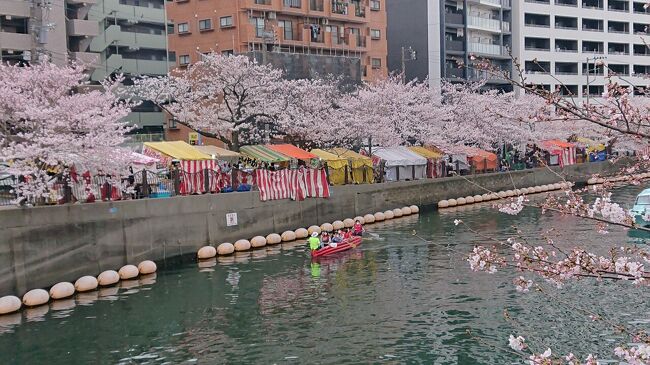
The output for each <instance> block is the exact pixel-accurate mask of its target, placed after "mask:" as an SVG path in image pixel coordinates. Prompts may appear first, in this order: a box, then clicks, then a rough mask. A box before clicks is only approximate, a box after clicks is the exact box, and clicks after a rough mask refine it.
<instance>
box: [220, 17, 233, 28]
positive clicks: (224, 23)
mask: <svg viewBox="0 0 650 365" xmlns="http://www.w3.org/2000/svg"><path fill="white" fill-rule="evenodd" d="M219 26H220V27H221V28H230V27H232V26H234V24H233V22H232V16H222V17H221V18H219Z"/></svg>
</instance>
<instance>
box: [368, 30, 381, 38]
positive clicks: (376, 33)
mask: <svg viewBox="0 0 650 365" xmlns="http://www.w3.org/2000/svg"><path fill="white" fill-rule="evenodd" d="M370 38H372V39H380V38H381V31H380V30H379V29H370Z"/></svg>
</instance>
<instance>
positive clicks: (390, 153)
mask: <svg viewBox="0 0 650 365" xmlns="http://www.w3.org/2000/svg"><path fill="white" fill-rule="evenodd" d="M372 154H373V156H375V157H377V158H379V159H381V160H382V161H384V163H385V165H384V166H385V168H386V169H385V172H386V176H385V178H386V181H397V180H407V179H408V180H410V179H413V178H415V179H424V178H426V176H427V159H426V158H424V157H422V156H420V155H418V154H417V153H415V152H412V151H411V150H409V149H408V148H406V147H375V148H373V149H372Z"/></svg>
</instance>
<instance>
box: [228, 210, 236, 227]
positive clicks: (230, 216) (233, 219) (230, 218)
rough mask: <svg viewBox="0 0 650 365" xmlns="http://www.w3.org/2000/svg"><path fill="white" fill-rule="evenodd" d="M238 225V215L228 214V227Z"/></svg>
mask: <svg viewBox="0 0 650 365" xmlns="http://www.w3.org/2000/svg"><path fill="white" fill-rule="evenodd" d="M236 225H237V213H226V226H228V227H232V226H236Z"/></svg>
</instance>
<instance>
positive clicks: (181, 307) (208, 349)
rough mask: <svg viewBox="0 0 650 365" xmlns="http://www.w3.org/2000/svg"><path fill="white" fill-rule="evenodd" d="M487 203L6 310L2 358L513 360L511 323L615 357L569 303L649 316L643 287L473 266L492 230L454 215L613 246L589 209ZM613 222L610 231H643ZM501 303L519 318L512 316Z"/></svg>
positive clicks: (559, 344) (620, 236)
mask: <svg viewBox="0 0 650 365" xmlns="http://www.w3.org/2000/svg"><path fill="white" fill-rule="evenodd" d="M640 190H642V187H638V188H624V189H619V190H617V191H616V192H615V194H614V199H619V200H621V201H624V202H625V203H626V204H629V203H630V202H631V201H632V200H633V198H634V197H635V195H636V193H637V192H638V191H640ZM490 205H491V204H490V203H483V204H477V205H473V206H467V207H459V208H456V209H453V210H445V211H442V212H440V213H437V212H423V213H422V214H420V215H419V216H410V217H405V218H401V219H396V220H393V221H389V222H382V223H379V224H375V225H373V226H369V227H368V228H369V230H370V232H369V233H370V234H369V237H368V238H367V239H366V240H365V241H364V243H363V245H361V246H360V249H358V250H353V251H348V252H346V253H343V254H341V255H338V256H334V257H325V258H321V259H319V260H318V261H312V260H311V258H310V257H309V253H308V250H307V249H306V247H305V245H304V241H299V242H292V243H282V244H279V245H274V246H268V247H265V248H262V249H258V250H255V251H252V252H242V253H236V254H235V255H232V256H229V257H218V258H216V259H212V260H208V261H203V262H200V263H198V264H197V263H196V262H190V261H191V260H189V259H185V260H178V261H177V262H175V263H172V264H169V263H168V264H167V265H160V267H161V270H160V271H159V272H158V273H157V275H150V276H146V277H141V278H138V279H137V280H128V281H123V282H120V284H119V285H117V286H114V287H108V288H101V289H100V290H98V291H94V292H89V293H78V294H76V295H75V296H74V297H73V298H70V299H66V300H62V301H57V302H53V303H51V304H50V305H49V306H42V307H38V308H31V309H29V310H25V311H23V312H22V313H19V314H14V315H9V316H0V353H1V354H2V363H12V364H13V363H15V364H35V363H48V364H83V363H93V364H94V363H101V364H145V363H146V364H164V363H168V364H177V363H190V364H191V363H207V364H212V363H264V364H266V363H287V362H303V363H325V364H343V363H388V364H399V363H406V362H410V363H430V364H504V363H512V362H514V361H517V359H516V358H514V357H512V354H511V353H509V352H508V351H505V348H504V346H505V345H506V338H507V337H508V335H509V334H511V333H528V334H530V333H532V334H534V337H535V338H534V340H535V341H536V342H537V343H540V347H541V346H544V348H545V346H551V347H554V348H557V349H558V350H559V351H565V350H566V351H569V350H572V351H575V349H583V350H584V351H585V352H596V353H599V354H601V356H602V357H605V358H607V357H608V356H609V348H608V346H610V345H611V344H613V343H616V342H617V341H620V340H621V338H620V337H617V335H616V334H613V333H611V331H609V329H607V328H604V327H602V326H600V325H599V324H598V323H590V322H586V321H583V317H581V316H580V315H579V314H576V313H575V311H572V310H570V306H569V305H570V304H571V303H575V302H580V301H584V302H586V303H588V304H589V305H590V306H591V307H592V308H596V310H597V311H599V312H602V313H601V314H603V315H613V316H615V319H616V320H619V321H621V322H623V323H632V324H633V325H636V326H647V325H648V323H650V317H648V315H647V314H646V313H648V310H649V309H650V308H649V307H650V304H649V303H646V302H648V301H646V300H644V299H645V289H644V288H636V287H630V289H629V290H625V291H624V292H619V291H616V290H615V288H616V287H615V286H613V285H611V284H609V283H593V282H589V281H584V282H579V283H576V284H572V285H569V286H567V287H566V288H565V289H564V290H563V291H561V292H558V291H556V290H554V289H552V288H549V289H548V290H549V292H548V295H543V294H538V293H530V294H527V295H521V294H518V293H516V292H515V291H514V288H513V286H512V284H511V281H512V278H513V277H514V276H516V275H517V274H516V273H511V272H498V273H497V274H495V275H492V276H487V275H484V274H476V273H472V272H470V270H469V268H468V265H467V263H466V262H465V257H466V254H467V252H469V251H470V250H471V247H472V245H473V244H475V243H479V242H481V241H482V239H481V238H480V237H476V236H474V235H472V234H471V233H468V232H465V231H459V230H458V227H455V226H454V224H453V220H454V219H457V218H459V219H463V220H464V221H465V222H467V223H469V224H471V225H472V227H474V228H476V229H478V230H480V231H482V232H484V233H486V234H490V235H508V234H511V232H512V228H511V227H512V226H513V225H516V226H517V227H518V228H520V229H522V230H523V231H525V232H528V233H529V234H530V235H531V236H532V237H535V235H538V234H540V233H542V232H545V231H547V230H549V229H551V228H552V227H555V228H556V231H555V232H554V237H555V238H556V241H557V242H561V241H563V240H568V241H570V242H571V243H575V244H588V245H590V247H593V248H594V249H595V250H597V249H605V248H606V247H605V246H604V245H603V242H604V240H603V239H602V238H601V236H598V235H596V234H595V232H594V230H593V227H594V225H593V224H592V223H590V222H585V221H581V220H577V219H574V218H571V217H563V216H560V215H544V216H540V215H539V214H538V212H537V211H535V210H529V209H526V210H524V212H523V213H522V214H521V215H520V216H517V217H512V216H507V215H505V214H499V213H497V212H495V210H493V209H491V208H490ZM413 231H415V232H417V236H414V235H413ZM611 231H612V232H611V234H610V235H608V236H607V238H608V240H609V242H616V243H617V244H618V243H621V244H623V243H626V242H627V243H628V244H630V243H634V242H637V241H635V240H636V239H637V237H633V236H634V233H628V232H625V231H622V230H615V229H612V230H611ZM418 236H421V237H423V238H424V239H426V241H423V240H422V239H420V238H419V237H418ZM641 239H643V238H641ZM549 298H552V300H550V299H549ZM504 309H507V310H508V311H509V312H510V313H511V314H512V315H513V317H514V318H515V319H517V320H518V321H521V322H507V321H506V320H505V319H504V318H503V311H504ZM468 330H471V333H472V335H469V334H468ZM472 336H476V337H478V338H480V341H477V340H476V338H474V337H472ZM493 346H496V347H493Z"/></svg>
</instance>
